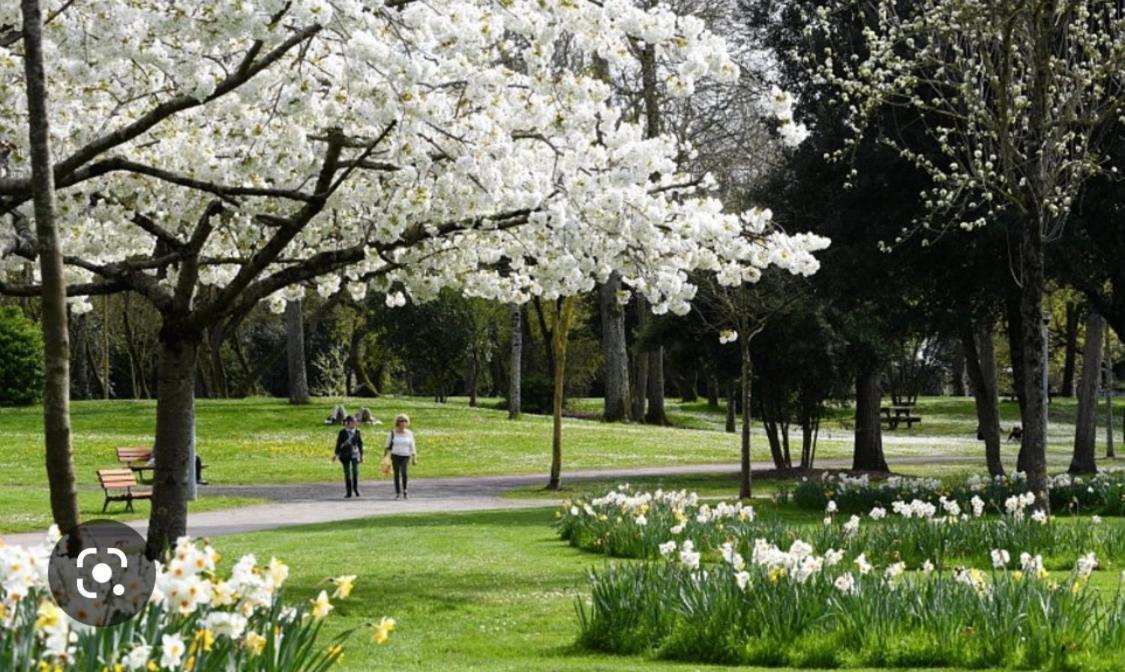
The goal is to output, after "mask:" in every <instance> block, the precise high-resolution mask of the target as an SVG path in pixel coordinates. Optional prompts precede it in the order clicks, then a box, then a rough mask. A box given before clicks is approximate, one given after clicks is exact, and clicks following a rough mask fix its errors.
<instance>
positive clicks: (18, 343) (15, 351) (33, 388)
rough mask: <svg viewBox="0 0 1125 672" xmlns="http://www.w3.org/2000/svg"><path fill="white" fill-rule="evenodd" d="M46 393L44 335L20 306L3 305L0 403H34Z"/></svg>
mask: <svg viewBox="0 0 1125 672" xmlns="http://www.w3.org/2000/svg"><path fill="white" fill-rule="evenodd" d="M42 395H43V336H42V334H40V333H39V329H37V328H36V327H35V325H34V324H32V323H31V321H30V320H28V319H27V318H26V317H24V316H23V313H21V312H20V310H19V309H18V308H14V307H10V306H9V307H3V308H0V406H26V405H28V404H34V403H36V402H37V401H39V399H40V398H42Z"/></svg>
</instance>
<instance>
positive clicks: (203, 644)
mask: <svg viewBox="0 0 1125 672" xmlns="http://www.w3.org/2000/svg"><path fill="white" fill-rule="evenodd" d="M214 645H215V633H213V632H211V631H210V630H208V629H207V628H203V629H202V630H196V631H195V638H194V639H193V641H192V643H191V650H192V651H198V650H199V649H200V648H202V649H203V650H204V651H210V650H211V647H212V646H214Z"/></svg>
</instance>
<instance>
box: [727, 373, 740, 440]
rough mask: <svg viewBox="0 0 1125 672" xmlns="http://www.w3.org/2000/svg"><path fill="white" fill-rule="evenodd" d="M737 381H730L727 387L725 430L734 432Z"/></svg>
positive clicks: (736, 412) (736, 413)
mask: <svg viewBox="0 0 1125 672" xmlns="http://www.w3.org/2000/svg"><path fill="white" fill-rule="evenodd" d="M737 408H738V381H737V380H732V381H730V387H728V388H727V423H726V428H725V429H726V431H727V432H729V433H731V434H734V427H735V418H736V417H737V415H738V411H737Z"/></svg>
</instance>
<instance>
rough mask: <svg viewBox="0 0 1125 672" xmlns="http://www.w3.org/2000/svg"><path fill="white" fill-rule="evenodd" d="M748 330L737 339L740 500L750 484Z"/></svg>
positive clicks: (746, 493) (747, 494)
mask: <svg viewBox="0 0 1125 672" xmlns="http://www.w3.org/2000/svg"><path fill="white" fill-rule="evenodd" d="M748 334H749V330H748V329H747V330H743V331H742V337H741V338H739V339H738V343H739V352H740V356H741V359H742V362H741V365H742V366H741V370H740V371H739V379H740V381H741V383H742V451H741V453H742V455H741V457H742V460H741V462H742V463H741V465H740V469H739V474H738V496H739V498H740V499H749V498H750V495H751V485H752V484H751V482H750V476H751V474H750V466H751V463H750V422H751V419H750V383H751V382H752V380H753V370H752V368H751V367H752V366H753V362H752V360H751V359H750V338H749V335H748Z"/></svg>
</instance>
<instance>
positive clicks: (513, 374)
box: [508, 303, 523, 420]
mask: <svg viewBox="0 0 1125 672" xmlns="http://www.w3.org/2000/svg"><path fill="white" fill-rule="evenodd" d="M509 310H510V313H511V314H510V319H511V322H512V347H511V350H510V351H509V355H508V357H509V360H510V363H509V365H508V366H509V372H508V419H509V420H518V419H519V417H520V413H521V412H522V411H523V409H522V408H521V406H522V395H521V392H520V385H521V384H522V378H523V307H522V306H520V305H519V304H518V303H513V304H512V305H511V307H510V309H509Z"/></svg>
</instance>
